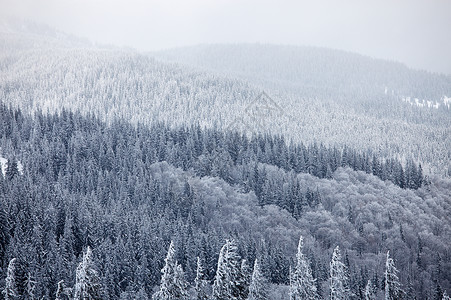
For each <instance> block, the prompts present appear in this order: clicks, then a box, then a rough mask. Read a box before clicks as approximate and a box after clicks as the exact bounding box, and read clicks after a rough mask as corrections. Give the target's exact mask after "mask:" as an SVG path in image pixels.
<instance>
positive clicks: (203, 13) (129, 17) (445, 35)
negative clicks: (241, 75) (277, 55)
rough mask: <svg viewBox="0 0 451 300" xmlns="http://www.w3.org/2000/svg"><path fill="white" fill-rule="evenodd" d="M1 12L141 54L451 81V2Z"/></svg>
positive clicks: (198, 4) (20, 0) (248, 0)
mask: <svg viewBox="0 0 451 300" xmlns="http://www.w3.org/2000/svg"><path fill="white" fill-rule="evenodd" d="M0 8H1V9H0V11H1V14H3V15H5V14H6V15H12V16H19V17H25V18H29V19H32V20H36V21H39V22H43V23H47V24H49V25H51V26H53V27H55V28H58V29H60V30H63V31H66V32H70V33H73V34H77V35H79V36H83V37H87V38H89V39H90V40H92V41H96V42H101V43H104V44H105V43H106V44H115V45H119V46H128V47H133V48H137V49H138V50H142V51H151V50H152V51H154V50H161V49H165V48H173V47H180V46H187V45H195V44H204V43H255V42H259V43H272V44H289V45H306V46H321V47H329V48H335V49H342V50H347V51H352V52H357V53H361V54H365V55H369V56H372V57H375V58H384V59H388V60H395V61H400V62H403V63H406V64H407V65H408V66H410V67H413V68H416V69H425V70H429V71H434V72H441V73H447V74H451V58H450V56H449V53H451V40H450V38H449V28H451V18H450V17H449V12H450V11H451V2H450V1H447V0H433V1H429V0H413V1H412V0H398V1H390V0H382V1H356V0H345V1H333V0H319V1H305V0H303V1H292V0H283V1H274V0H263V1H257V0H245V1H239V0H232V1H229V0H216V1H208V0H194V1H179V0H169V1H157V0H152V1H142V0H131V1H107V0H96V1H89V0H65V1H57V0H39V1H35V0H1V1H0Z"/></svg>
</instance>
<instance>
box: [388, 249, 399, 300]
mask: <svg viewBox="0 0 451 300" xmlns="http://www.w3.org/2000/svg"><path fill="white" fill-rule="evenodd" d="M402 293H403V292H402V290H401V284H400V282H399V278H398V270H397V269H396V267H395V263H394V261H393V259H392V258H391V257H390V251H387V260H386V261H385V300H395V299H400V297H401V296H402Z"/></svg>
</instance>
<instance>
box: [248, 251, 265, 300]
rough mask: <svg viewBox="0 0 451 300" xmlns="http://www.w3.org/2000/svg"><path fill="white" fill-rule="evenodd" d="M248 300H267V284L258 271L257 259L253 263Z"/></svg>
mask: <svg viewBox="0 0 451 300" xmlns="http://www.w3.org/2000/svg"><path fill="white" fill-rule="evenodd" d="M248 299H249V300H266V299H268V282H267V280H266V278H265V276H264V275H263V273H262V271H261V270H260V264H259V263H258V259H255V262H254V271H253V272H252V277H251V284H250V286H249V298H248Z"/></svg>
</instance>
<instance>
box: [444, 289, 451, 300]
mask: <svg viewBox="0 0 451 300" xmlns="http://www.w3.org/2000/svg"><path fill="white" fill-rule="evenodd" d="M442 300H451V297H450V296H448V294H447V293H446V291H445V292H444V293H443V298H442Z"/></svg>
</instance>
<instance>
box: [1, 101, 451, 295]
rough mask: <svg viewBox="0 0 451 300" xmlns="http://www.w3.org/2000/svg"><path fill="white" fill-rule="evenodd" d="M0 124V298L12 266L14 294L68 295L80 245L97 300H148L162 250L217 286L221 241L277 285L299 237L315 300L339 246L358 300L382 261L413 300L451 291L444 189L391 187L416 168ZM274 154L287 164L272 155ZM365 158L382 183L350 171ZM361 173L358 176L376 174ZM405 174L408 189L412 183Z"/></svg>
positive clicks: (62, 121) (96, 130)
mask: <svg viewBox="0 0 451 300" xmlns="http://www.w3.org/2000/svg"><path fill="white" fill-rule="evenodd" d="M1 120H2V126H1V128H2V129H1V131H0V138H1V149H2V153H1V156H3V157H6V158H7V159H8V167H7V169H6V174H5V178H3V177H2V178H1V179H0V185H1V190H2V192H1V194H0V197H1V212H2V213H1V222H0V224H1V237H2V240H1V246H2V247H1V249H2V252H1V265H2V269H1V272H2V273H1V278H2V286H4V284H5V281H3V280H5V278H6V277H7V274H6V270H7V266H8V264H9V263H10V261H11V259H13V258H16V260H15V265H16V269H17V270H18V271H17V273H16V274H17V276H18V277H17V278H16V280H17V285H18V287H20V289H22V290H21V291H22V292H24V293H25V291H26V290H27V289H26V286H27V282H29V281H30V280H31V281H33V286H34V292H33V293H34V295H35V296H36V297H37V298H38V297H44V298H47V299H53V298H54V297H55V294H56V291H57V287H58V282H60V281H61V280H64V285H65V286H66V287H73V286H74V285H75V278H76V276H75V275H76V274H75V270H76V267H77V265H78V263H79V262H80V261H81V259H82V254H83V251H84V249H86V247H88V246H89V247H91V248H92V253H93V254H92V255H93V260H94V262H95V268H96V270H97V271H98V273H99V282H100V284H101V291H102V293H104V294H103V295H104V297H105V298H106V299H119V297H120V296H121V294H122V296H123V297H125V298H127V297H132V296H130V295H133V294H134V293H138V294H140V295H147V296H149V297H150V296H151V295H152V293H153V291H154V289H155V288H156V286H158V285H159V283H160V274H161V273H160V270H161V269H162V267H163V264H164V258H165V256H166V251H167V248H168V245H169V243H170V241H171V240H173V241H174V246H175V253H176V254H175V255H176V258H177V261H178V262H179V263H180V265H181V266H182V268H183V270H184V272H185V275H186V279H187V281H188V283H189V284H190V285H191V286H193V285H194V279H195V277H196V260H197V257H198V256H199V257H201V258H202V260H203V261H204V262H205V274H206V278H207V280H208V282H209V284H210V283H212V282H213V281H214V280H215V273H216V267H217V263H218V255H219V252H220V251H219V250H220V249H221V246H222V245H223V243H224V240H225V239H226V238H233V239H234V240H235V241H236V243H237V247H238V249H239V250H238V251H239V252H238V253H239V255H240V257H241V258H243V259H246V260H247V261H248V262H253V261H254V260H255V258H258V259H259V260H260V261H261V265H262V270H263V273H264V274H265V276H266V277H267V279H268V280H269V281H270V282H272V283H273V284H278V285H286V284H288V283H289V267H290V265H293V264H294V257H295V254H296V251H295V249H296V246H297V239H298V237H299V235H300V234H302V235H303V236H304V237H305V245H304V252H305V253H306V255H307V257H308V259H309V261H310V262H311V268H312V273H313V275H314V277H315V278H316V279H317V282H316V287H317V289H318V291H319V293H320V294H321V295H323V296H324V297H325V296H326V295H327V294H328V292H329V291H328V282H329V281H328V265H329V261H330V257H331V255H332V250H333V249H334V248H335V246H337V245H338V246H340V248H341V249H342V251H343V254H344V257H345V258H346V259H345V260H344V261H345V263H346V265H347V267H348V268H349V278H350V281H349V286H350V289H351V290H352V292H353V293H354V294H355V295H356V296H355V297H356V299H360V297H361V295H363V293H364V290H365V286H366V283H367V281H368V279H371V280H373V282H374V284H375V287H376V290H377V291H378V293H382V292H383V291H382V290H383V288H384V286H383V281H384V279H383V278H384V275H383V272H384V261H385V255H386V252H387V250H390V253H391V255H392V257H394V260H395V262H396V266H397V268H398V269H399V271H400V273H399V277H400V281H401V283H402V286H403V288H404V290H405V291H406V293H407V295H408V297H409V298H408V299H412V297H413V296H416V297H417V298H419V299H425V298H426V297H431V299H438V298H433V297H435V296H436V295H435V293H436V290H437V287H440V289H441V290H442V291H443V290H450V276H451V274H450V272H449V270H450V267H451V261H450V260H451V258H450V256H449V253H448V252H449V251H448V250H449V249H450V244H449V243H450V239H449V237H450V236H451V228H450V219H449V215H448V214H447V212H448V211H449V210H450V208H451V207H450V198H451V195H450V190H451V189H450V187H451V183H450V182H449V181H444V180H440V179H437V178H432V180H431V181H430V182H426V183H423V181H421V184H422V186H421V187H418V186H417V185H415V186H411V188H409V186H404V188H402V187H399V186H398V185H397V183H396V181H395V183H396V184H394V183H393V182H391V181H390V180H392V179H390V178H396V177H397V176H398V175H399V174H401V173H402V174H404V179H403V180H404V182H412V184H414V183H415V184H417V181H415V180H419V178H420V177H419V175H418V166H416V165H415V164H413V163H412V165H410V166H408V167H407V166H405V167H403V168H401V169H396V170H398V171H393V172H395V173H393V174H392V173H391V171H388V169H386V168H387V164H383V163H381V162H382V160H379V158H378V157H377V156H374V157H371V159H369V158H368V157H367V156H365V155H364V154H361V153H359V152H358V151H354V150H352V149H347V150H346V151H343V152H342V151H338V150H336V149H335V150H333V149H328V148H324V147H323V146H322V147H320V146H318V145H314V144H313V145H306V146H303V145H292V146H290V145H287V144H286V143H284V141H283V140H282V139H280V138H279V139H277V138H273V137H269V136H266V137H265V136H255V137H254V138H251V139H249V138H247V137H246V136H243V135H239V134H237V133H233V132H229V133H221V132H220V131H216V130H211V129H210V130H206V129H202V128H200V127H196V126H194V127H190V128H187V127H181V128H178V129H171V128H169V127H168V126H165V125H162V124H160V125H157V124H155V125H153V126H151V127H150V128H148V127H144V126H138V127H137V128H135V127H133V126H131V125H130V124H127V123H124V122H113V123H112V124H111V125H110V126H107V125H105V124H104V123H102V122H101V121H99V120H98V119H97V118H96V117H94V116H91V117H89V118H86V117H82V116H81V115H79V114H74V113H71V112H67V111H63V112H62V113H61V114H59V115H44V114H42V113H37V114H36V115H34V117H33V118H32V117H31V116H28V115H26V114H23V113H21V112H20V111H13V110H10V109H8V108H7V107H5V106H2V107H1ZM315 148H316V149H317V150H315ZM280 149H282V150H280ZM283 149H286V151H287V156H285V157H284V156H279V155H278V156H273V155H272V154H271V153H275V152H276V151H277V153H283V152H284V151H285V150H283ZM320 149H322V150H320ZM297 151H301V152H297ZM303 151H305V155H306V156H307V157H315V156H314V155H315V151H320V153H322V154H321V155H319V156H317V158H319V157H323V159H324V160H323V161H324V162H327V163H326V173H325V174H322V173H321V169H322V168H319V166H323V165H322V163H319V164H317V163H318V162H319V161H318V160H316V159H313V160H309V159H307V160H305V169H299V170H297V168H299V165H300V164H299V163H298V164H296V163H295V164H293V162H292V160H293V159H295V158H300V157H303V156H304V153H303ZM351 153H352V156H350V154H351ZM329 155H332V156H329ZM333 155H335V158H336V159H338V161H340V163H339V165H337V166H336V167H332V166H331V165H330V162H331V161H334V159H335V158H332V157H333ZM346 157H353V158H354V159H353V160H352V161H351V160H348V159H345V158H346ZM365 158H367V159H369V160H368V162H370V161H371V163H369V165H371V166H373V164H374V165H375V166H380V167H376V168H375V170H376V169H379V170H385V171H383V172H382V173H380V174H377V173H376V175H377V176H386V177H387V178H385V177H383V178H384V179H386V180H385V181H382V180H381V179H379V178H378V177H377V176H374V175H372V174H366V173H365V172H364V171H354V170H353V169H356V170H357V168H358V167H356V166H358V165H359V164H357V165H356V166H354V165H353V164H354V162H353V161H360V163H362V164H363V165H364V166H366V164H365V163H364V162H365ZM16 161H20V162H21V163H22V165H23V170H22V172H23V175H20V173H19V172H18V170H17V167H16V165H17V164H16V163H15V162H16ZM373 161H374V163H373ZM393 164H394V165H396V164H398V162H396V161H393ZM369 165H368V167H365V168H364V169H368V170H367V171H368V172H370V173H372V172H373V168H371V167H369ZM342 166H343V167H344V168H343V167H342ZM384 166H385V167H384ZM309 170H311V171H309ZM407 170H410V171H409V172H407ZM412 170H417V171H416V173H415V174H416V175H415V177H414V179H415V180H413V179H412V180H408V179H407V178H409V177H408V176H407V175H406V174H409V173H412V174H413V171H412ZM365 171H366V170H365ZM399 172H401V173H399ZM309 173H310V174H309ZM381 174H385V175H381ZM395 174H397V175H395ZM220 178H222V179H220ZM418 185H419V184H418ZM412 188H413V189H412ZM282 290H283V289H282V288H280V291H282ZM276 294H277V293H276ZM127 295H128V296H127ZM437 297H438V296H437ZM129 299H130V298H129ZM275 299H277V298H275Z"/></svg>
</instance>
